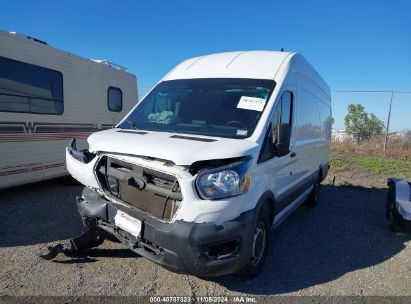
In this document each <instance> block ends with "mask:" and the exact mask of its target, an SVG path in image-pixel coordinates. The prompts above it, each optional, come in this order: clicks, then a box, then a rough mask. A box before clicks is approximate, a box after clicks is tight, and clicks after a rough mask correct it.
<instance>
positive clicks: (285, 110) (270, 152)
mask: <svg viewBox="0 0 411 304" xmlns="http://www.w3.org/2000/svg"><path fill="white" fill-rule="evenodd" d="M292 111H293V93H291V92H289V91H285V92H283V94H282V95H281V99H280V100H279V102H278V103H277V107H276V108H275V110H274V113H273V116H272V119H271V128H269V130H268V132H267V135H266V138H265V140H264V143H263V146H262V149H261V152H260V156H259V159H258V161H259V162H263V161H266V160H269V159H271V158H272V157H273V156H274V144H276V143H277V134H278V129H279V126H280V124H282V123H287V124H289V125H290V126H291V125H292V117H293V112H292Z"/></svg>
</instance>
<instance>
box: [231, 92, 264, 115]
mask: <svg viewBox="0 0 411 304" xmlns="http://www.w3.org/2000/svg"><path fill="white" fill-rule="evenodd" d="M264 106H265V99H264V98H258V97H249V96H241V98H240V101H239V102H238V105H237V108H238V109H245V110H252V111H258V112H262V111H263V110H264Z"/></svg>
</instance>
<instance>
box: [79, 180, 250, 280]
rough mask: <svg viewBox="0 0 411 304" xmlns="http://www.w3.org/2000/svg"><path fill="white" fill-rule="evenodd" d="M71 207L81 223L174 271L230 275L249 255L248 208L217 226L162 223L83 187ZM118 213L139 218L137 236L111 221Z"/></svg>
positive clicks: (184, 222) (207, 274)
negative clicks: (104, 232)
mask: <svg viewBox="0 0 411 304" xmlns="http://www.w3.org/2000/svg"><path fill="white" fill-rule="evenodd" d="M77 205H78V209H79V212H80V214H81V216H82V220H83V223H84V225H85V226H86V227H88V228H93V227H96V226H97V227H98V228H100V229H103V230H104V231H106V232H108V233H109V234H111V235H113V236H114V237H116V238H117V239H118V240H119V241H121V242H122V243H124V244H126V245H127V246H128V247H129V248H130V249H131V250H132V251H134V252H136V253H137V254H139V255H141V256H144V257H146V258H148V259H149V260H151V261H153V262H155V263H157V264H160V265H162V266H164V267H165V268H167V269H169V270H171V271H174V272H178V273H190V274H193V275H196V276H220V275H226V274H231V273H235V272H237V271H239V270H240V269H241V268H242V267H243V266H244V265H246V264H247V263H248V261H249V259H250V256H251V250H252V245H251V240H252V234H253V228H252V227H253V226H254V225H253V224H254V221H255V220H256V219H255V212H254V210H250V211H247V212H244V213H242V214H241V215H240V216H239V217H237V218H236V219H234V220H231V221H228V222H224V223H222V224H221V225H216V224H214V223H194V222H186V221H181V220H176V221H174V222H172V223H167V222H163V221H161V220H158V219H155V218H153V217H151V216H149V215H148V214H146V213H144V212H141V211H140V210H138V209H135V208H131V207H128V206H125V205H123V204H117V203H114V202H109V201H107V200H106V199H105V198H104V197H102V196H101V195H100V194H98V193H97V192H94V191H93V190H91V189H89V188H87V187H86V188H85V189H84V191H83V194H82V196H81V197H79V198H78V199H77ZM118 211H122V212H124V213H126V214H127V215H129V216H131V217H133V218H135V219H138V220H139V221H141V232H140V234H139V235H138V236H135V235H133V234H131V233H129V232H127V231H125V230H123V229H121V228H119V227H118V226H116V225H115V219H114V218H115V216H116V215H117V214H118ZM90 226H91V227H90Z"/></svg>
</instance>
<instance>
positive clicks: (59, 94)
mask: <svg viewBox="0 0 411 304" xmlns="http://www.w3.org/2000/svg"><path fill="white" fill-rule="evenodd" d="M136 104H137V83H136V77H135V76H134V75H132V74H130V73H128V72H126V71H125V68H123V67H119V66H116V65H113V64H110V63H109V62H107V61H93V60H89V59H86V58H82V57H79V56H76V55H74V54H71V53H67V52H64V51H62V50H59V49H56V48H54V47H51V46H50V45H48V44H47V43H46V42H44V41H41V40H38V39H35V38H33V37H29V36H25V35H22V34H17V33H8V32H4V31H1V30H0V189H3V188H8V187H12V186H17V185H22V184H26V183H31V182H36V181H41V180H45V179H49V178H53V177H58V176H63V175H68V172H67V171H66V170H65V164H64V159H65V153H64V150H65V147H66V146H67V143H68V142H69V141H70V140H71V139H72V138H73V137H76V138H77V139H78V141H79V145H80V146H82V145H84V146H86V138H87V137H88V136H89V135H90V134H91V133H93V132H96V131H99V130H105V129H110V128H112V127H113V126H115V125H116V124H117V123H118V122H119V121H120V120H121V119H122V118H123V117H124V115H125V114H126V113H128V112H129V111H130V109H132V108H133V106H135V105H136Z"/></svg>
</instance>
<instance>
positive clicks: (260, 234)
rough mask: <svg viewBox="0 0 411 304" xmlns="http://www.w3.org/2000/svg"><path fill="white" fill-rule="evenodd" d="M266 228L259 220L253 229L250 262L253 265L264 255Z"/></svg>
mask: <svg viewBox="0 0 411 304" xmlns="http://www.w3.org/2000/svg"><path fill="white" fill-rule="evenodd" d="M265 239H266V230H265V225H264V223H262V222H260V223H259V224H258V225H257V227H256V228H255V231H254V237H253V252H252V260H251V264H253V265H254V266H255V265H257V264H258V263H260V261H261V259H262V258H263V256H264V251H265V246H266V240H265Z"/></svg>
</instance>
